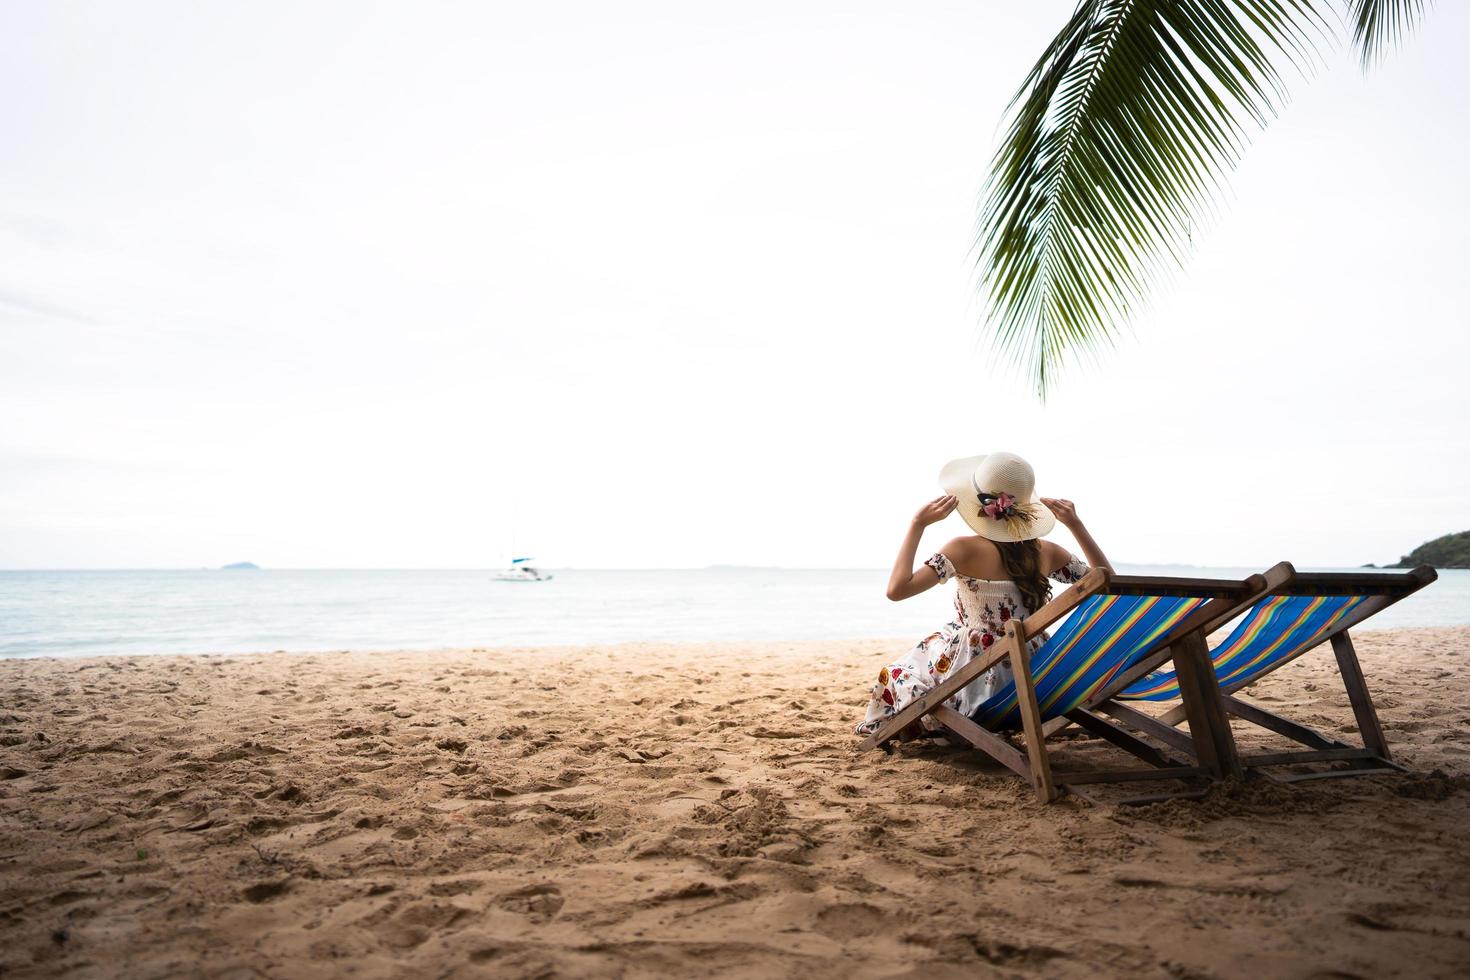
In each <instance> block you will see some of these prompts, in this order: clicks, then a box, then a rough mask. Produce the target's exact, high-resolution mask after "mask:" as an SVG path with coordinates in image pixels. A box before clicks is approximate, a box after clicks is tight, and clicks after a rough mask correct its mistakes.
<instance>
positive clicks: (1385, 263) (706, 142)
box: [0, 0, 1470, 568]
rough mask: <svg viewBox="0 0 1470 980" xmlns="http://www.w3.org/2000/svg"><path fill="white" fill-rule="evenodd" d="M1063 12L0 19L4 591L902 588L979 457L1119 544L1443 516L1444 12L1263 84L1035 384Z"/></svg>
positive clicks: (1463, 93) (1283, 545)
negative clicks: (1359, 57) (1070, 352)
mask: <svg viewBox="0 0 1470 980" xmlns="http://www.w3.org/2000/svg"><path fill="white" fill-rule="evenodd" d="M1071 9H1072V4H1071V3H1070V2H1069V0H1049V2H1036V3H1027V4H1017V3H1013V2H1006V0H991V2H981V0H966V2H946V3H939V2H931V3H914V4H891V3H864V2H842V3H817V2H795V3H793V2H780V3H765V2H752V3H744V4H738V5H737V4H687V3H677V2H668V3H648V2H641V0H631V2H628V3H622V4H617V5H609V4H598V3H574V2H548V3H538V4H522V3H517V4H511V3H468V2H466V3H449V2H442V3H431V4H422V3H408V2H406V0H405V2H401V3H362V2H352V3H333V2H325V0H317V2H313V3H309V4H300V3H253V4H248V5H241V4H226V3H198V2H187V3H184V2H180V3H160V2H134V3H128V4H114V3H82V2H78V3H67V4H40V3H32V4H21V3H11V4H5V5H3V6H0V93H3V95H0V568H106V567H121V568H172V567H180V568H188V567H201V566H216V565H220V564H224V563H226V562H233V561H240V560H250V561H254V562H256V563H258V564H261V565H265V566H273V567H307V568H347V567H372V568H394V567H403V568H417V567H436V568H449V567H492V566H496V565H500V564H503V563H504V562H505V561H506V560H507V559H508V558H509V557H510V555H511V552H512V549H514V550H515V551H517V552H519V553H522V554H532V555H535V556H536V557H537V558H538V559H539V560H540V562H541V563H543V564H546V565H550V566H561V567H568V566H570V567H614V568H617V567H698V566H702V565H706V564H712V563H729V564H752V565H785V566H795V567H818V568H822V567H884V566H887V565H888V564H889V563H890V562H891V561H892V560H893V554H894V550H895V548H896V547H897V545H898V543H899V540H900V539H901V537H902V535H903V532H904V529H905V527H906V525H907V522H908V520H909V518H910V516H911V515H912V513H913V512H914V511H915V510H916V509H917V508H918V507H919V506H920V505H921V504H922V503H923V502H925V501H926V500H927V499H929V498H931V497H933V496H935V495H937V494H938V493H939V490H938V487H937V484H936V482H935V478H936V475H937V473H938V471H939V468H940V466H941V465H942V464H943V463H944V462H945V461H946V460H948V459H951V458H954V457H958V456H968V455H972V454H977V453H985V452H992V451H1001V450H1004V451H1009V452H1015V453H1019V454H1021V455H1023V456H1025V457H1026V458H1027V459H1028V460H1030V461H1031V462H1032V464H1033V465H1034V466H1035V468H1036V472H1037V476H1038V484H1039V489H1040V491H1041V492H1042V493H1044V494H1046V495H1049V496H1061V497H1068V498H1071V499H1073V500H1075V501H1076V502H1077V506H1078V510H1079V513H1080V514H1081V516H1082V517H1083V519H1084V520H1085V521H1086V523H1087V525H1088V527H1089V528H1090V529H1091V531H1092V533H1093V534H1094V536H1095V537H1096V538H1097V539H1098V540H1099V542H1100V543H1101V544H1102V546H1103V547H1104V549H1105V550H1106V551H1107V553H1108V554H1109V556H1110V557H1111V558H1112V559H1113V560H1114V561H1121V562H1129V561H1131V562H1148V563H1154V562H1160V563H1162V562H1169V563H1184V564H1203V565H1235V566H1262V567H1264V566H1266V565H1269V564H1271V563H1273V562H1275V561H1278V560H1281V559H1288V560H1292V561H1295V562H1296V563H1297V564H1299V565H1304V566H1306V565H1358V564H1361V563H1364V562H1387V561H1393V560H1394V559H1396V558H1398V557H1399V556H1400V555H1402V554H1405V553H1407V552H1408V551H1409V550H1410V549H1411V548H1413V547H1414V546H1415V545H1417V544H1419V543H1420V542H1422V541H1424V540H1426V539H1429V538H1432V537H1436V536H1438V535H1441V534H1445V533H1449V532H1452V531H1460V530H1464V529H1465V528H1466V527H1470V506H1467V502H1470V493H1467V488H1470V452H1467V438H1466V429H1467V423H1470V395H1467V385H1466V376H1465V371H1466V364H1467V361H1470V358H1467V355H1470V341H1467V339H1466V335H1467V331H1466V330H1465V319H1466V313H1465V312H1464V295H1463V289H1464V287H1463V283H1464V281H1465V275H1464V270H1463V263H1464V261H1465V256H1466V254H1467V244H1470V243H1467V236H1470V233H1467V218H1470V186H1467V184H1466V182H1465V181H1464V180H1463V172H1462V171H1463V161H1464V160H1465V159H1466V158H1467V156H1470V153H1467V150H1470V112H1467V111H1466V108H1467V106H1466V102H1467V90H1470V85H1467V69H1466V68H1465V67H1464V59H1463V51H1464V38H1466V37H1467V36H1470V8H1467V7H1466V6H1465V5H1461V4H1438V5H1434V6H1433V7H1432V8H1431V9H1430V11H1429V13H1428V15H1427V18H1428V19H1427V21H1426V24H1425V27H1424V29H1423V30H1421V31H1419V32H1418V33H1417V34H1416V35H1414V36H1413V37H1412V38H1410V39H1409V40H1408V41H1407V42H1406V43H1404V44H1403V45H1401V46H1400V48H1399V49H1398V50H1397V51H1395V52H1394V53H1392V54H1390V55H1389V57H1388V58H1387V60H1386V62H1385V63H1384V64H1383V65H1381V66H1380V67H1378V68H1376V69H1374V70H1373V71H1371V72H1368V73H1364V72H1363V71H1362V70H1360V68H1359V67H1358V65H1357V63H1356V59H1355V57H1354V55H1353V54H1352V52H1350V51H1348V50H1345V49H1330V48H1329V49H1328V50H1327V51H1326V52H1325V56H1324V58H1323V60H1322V65H1321V67H1320V69H1319V70H1318V71H1317V72H1316V73H1315V75H1314V77H1312V78H1310V79H1296V80H1294V82H1293V84H1292V95H1293V98H1292V101H1291V103H1290V104H1289V105H1287V106H1286V107H1285V108H1284V109H1283V111H1282V112H1281V115H1280V117H1279V118H1278V119H1276V120H1275V121H1274V122H1273V123H1272V125H1271V126H1270V127H1269V128H1268V129H1266V130H1265V131H1263V132H1261V133H1259V134H1258V135H1256V136H1255V137H1254V138H1253V142H1252V146H1251V148H1250V150H1249V152H1248V153H1247V155H1246V157H1245V160H1244V162H1243V163H1242V165H1241V167H1240V168H1239V169H1238V170H1237V171H1236V173H1235V175H1234V176H1233V178H1232V179H1231V181H1230V190H1229V192H1228V194H1227V195H1226V196H1225V197H1223V198H1222V199H1221V201H1220V204H1219V206H1218V208H1216V211H1215V214H1214V216H1213V217H1212V219H1211V220H1209V221H1207V222H1205V223H1204V224H1202V226H1201V227H1200V229H1199V232H1198V234H1197V235H1196V238H1195V251H1194V254H1193V256H1192V257H1191V260H1190V262H1189V264H1188V265H1187V267H1186V268H1184V269H1183V270H1181V271H1180V272H1178V273H1176V274H1174V275H1172V276H1171V277H1170V278H1169V279H1168V280H1167V281H1166V282H1165V283H1164V284H1163V285H1162V287H1161V288H1160V289H1159V290H1158V292H1157V293H1156V294H1155V296H1154V299H1153V301H1152V303H1151V304H1150V305H1149V307H1148V308H1147V310H1145V311H1144V313H1143V314H1142V315H1141V316H1140V317H1139V318H1138V319H1137V320H1135V321H1134V323H1133V324H1132V325H1131V326H1130V327H1129V329H1128V330H1127V331H1126V332H1125V333H1124V334H1123V335H1122V336H1121V337H1120V339H1119V342H1118V344H1117V346H1116V348H1114V349H1111V350H1108V351H1106V352H1104V353H1103V354H1102V355H1101V356H1100V357H1099V358H1097V359H1096V360H1095V361H1092V362H1078V363H1077V364H1075V365H1073V366H1071V367H1070V368H1069V369H1068V371H1067V372H1066V373H1065V374H1064V375H1063V377H1062V378H1061V380H1060V382H1059V384H1058V385H1057V389H1056V391H1055V393H1054V395H1053V396H1052V397H1050V398H1049V399H1048V401H1047V402H1046V404H1045V405H1041V404H1039V403H1038V402H1037V401H1036V399H1035V398H1034V397H1033V395H1032V393H1031V391H1030V388H1029V386H1028V385H1027V383H1026V382H1025V379H1024V378H1021V377H1019V376H1018V375H1017V374H1016V373H1015V372H1014V371H1013V370H1011V369H1010V368H1009V367H1007V366H1006V365H1005V364H1004V363H999V362H997V361H996V359H995V358H994V357H993V356H992V355H991V353H990V351H989V348H988V346H987V341H986V336H985V334H984V330H983V325H982V319H983V302H982V301H981V299H980V298H979V297H978V296H977V293H976V288H975V275H974V268H973V253H972V250H971V245H972V237H973V229H974V220H975V210H976V204H977V201H978V194H979V191H980V188H981V186H982V184H983V181H984V177H985V173H986V167H987V163H988V161H989V158H990V155H991V154H992V153H993V151H994V149H995V147H996V145H997V142H998V140H999V137H1000V123H1001V120H1002V114H1003V110H1004V108H1005V105H1006V103H1007V101H1008V100H1009V98H1010V96H1011V94H1012V93H1013V92H1014V90H1015V88H1016V86H1017V85H1018V84H1019V82H1020V80H1021V79H1022V78H1023V77H1024V74H1025V72H1026V70H1027V69H1028V68H1029V67H1030V65H1031V63H1032V62H1033V61H1034V59H1035V58H1036V57H1037V55H1039V53H1040V52H1041V51H1042V49H1043V48H1044V46H1045V44H1046V43H1047V41H1048V40H1049V39H1050V37H1051V36H1052V35H1053V34H1054V33H1055V32H1056V31H1057V30H1058V29H1059V28H1060V27H1061V25H1062V23H1063V21H1064V20H1065V18H1066V17H1067V15H1068V14H1069V13H1070V12H1071ZM964 531H965V528H964V527H963V525H961V524H960V523H959V521H958V518H955V517H951V518H950V519H948V520H947V521H945V522H944V523H942V524H941V525H939V526H937V527H935V528H931V529H930V530H929V532H928V535H927V536H926V538H925V542H924V546H923V547H924V548H932V547H937V546H938V545H939V544H941V543H943V541H945V540H947V539H948V538H949V537H953V536H955V535H957V534H961V533H964ZM1057 537H1058V540H1061V541H1062V542H1063V543H1070V541H1069V538H1068V537H1067V535H1066V533H1065V531H1061V530H1059V531H1058V532H1057Z"/></svg>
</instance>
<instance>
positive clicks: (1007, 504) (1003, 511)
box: [984, 493, 1016, 521]
mask: <svg viewBox="0 0 1470 980" xmlns="http://www.w3.org/2000/svg"><path fill="white" fill-rule="evenodd" d="M1015 503H1016V498H1015V497H1012V496H1011V495H1010V494H1008V493H1001V494H999V495H997V496H996V498H995V499H994V500H992V501H991V502H990V503H988V504H986V505H985V507H984V511H985V516H986V517H988V518H990V519H991V520H993V521H1003V520H1005V519H1006V518H1007V517H1009V516H1010V509H1011V507H1013V506H1014V505H1015Z"/></svg>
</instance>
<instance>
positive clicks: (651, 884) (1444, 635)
mask: <svg viewBox="0 0 1470 980" xmlns="http://www.w3.org/2000/svg"><path fill="white" fill-rule="evenodd" d="M906 645H907V644H906V643H905V642H904V641H894V642H879V641H861V642H823V643H768V644H719V645H680V646H673V645H654V644H641V645H630V646H618V647H607V648H597V647H589V648H578V649H567V648H562V649H544V650H474V651H470V650H459V651H443V652H429V653H419V652H403V653H372V654H367V653H340V654H283V653H274V654H263V655H249V656H230V657H172V656H170V657H163V656H160V657H118V658H95V659H78V660H20V661H8V662H0V692H3V695H0V976H5V977H11V976H14V977H29V976H58V975H67V976H79V977H94V976H95V977H111V976H130V977H162V976H221V977H313V976H332V975H351V976H357V977H401V976H425V977H460V976H477V975H494V976H538V977H539V976H548V977H549V976H630V977H636V976H646V975H655V974H668V975H678V976H692V975H700V976H710V977H715V976H751V977H786V976H793V977H802V978H817V977H842V978H844V980H852V978H859V977H878V976H908V975H913V976H924V977H927V978H935V977H939V978H943V977H967V978H970V977H986V976H1014V975H1024V974H1037V975H1046V976H1056V977H1089V976H1095V975H1105V976H1137V977H1174V978H1203V977H1252V978H1262V977H1276V976H1295V977H1307V976H1338V977H1346V976H1361V977H1381V976H1413V977H1423V976H1449V975H1460V976H1465V975H1467V974H1470V778H1467V776H1470V670H1467V666H1470V630H1467V629H1425V630H1404V631H1397V632H1391V633H1388V632H1385V633H1364V634H1362V635H1361V636H1359V637H1358V638H1357V645H1358V651H1359V656H1360V658H1361V659H1362V661H1363V664H1364V670H1365V673H1366V675H1367V678H1368V683H1369V685H1370V687H1371V688H1372V690H1373V691H1374V693H1375V696H1376V697H1377V702H1378V707H1379V713H1380V717H1381V718H1382V721H1383V724H1384V728H1385V731H1386V732H1387V735H1388V738H1389V741H1390V745H1391V746H1392V748H1393V750H1394V751H1395V752H1396V757H1397V758H1398V759H1399V761H1401V762H1402V763H1404V764H1405V765H1407V766H1409V767H1410V768H1411V769H1412V770H1414V772H1413V774H1411V775H1403V776H1393V777H1370V778H1357V779H1339V780H1319V781H1313V782H1304V783H1298V784H1295V785H1291V786H1283V785H1278V784H1274V783H1270V782H1265V781H1250V782H1246V783H1237V784H1227V785H1225V786H1223V787H1221V788H1219V789H1217V790H1214V791H1212V793H1211V795H1210V796H1209V797H1207V798H1206V799H1204V800H1201V801H1193V802H1183V801H1173V802H1170V803H1166V804H1160V805H1155V806H1150V807H1140V808H1127V807H1115V806H1092V805H1088V804H1086V803H1083V802H1080V801H1077V800H1075V799H1071V800H1063V801H1062V802H1059V803H1057V804H1053V805H1051V806H1046V807H1043V806H1041V805H1040V804H1038V803H1036V802H1035V800H1034V798H1033V797H1032V796H1031V794H1030V791H1029V789H1028V788H1027V787H1026V786H1024V785H1023V784H1022V783H1021V782H1020V780H1018V779H1016V778H1014V777H1012V776H1010V775H1009V774H1006V773H1005V772H1004V771H1003V770H999V769H997V768H996V767H995V766H993V765H987V764H984V763H982V762H980V761H979V759H978V758H977V757H976V756H975V754H974V753H971V752H968V751H964V750H960V749H956V748H951V747H945V746H943V745H938V744H934V743H932V742H930V743H918V744H911V745H907V746H904V747H902V748H901V749H900V751H899V752H897V753H896V754H895V755H893V756H885V755H883V754H882V753H877V752H872V753H866V754H862V755H859V754H857V753H856V752H855V751H854V746H855V742H856V740H855V738H854V737H853V736H852V735H851V734H850V733H851V726H852V725H853V723H854V722H855V721H856V720H857V718H858V716H859V714H860V712H861V707H862V704H863V703H864V702H865V700H866V698H867V692H868V687H869V684H870V683H871V680H872V677H873V675H874V674H875V673H876V671H877V670H878V668H879V666H880V665H881V664H882V663H883V662H884V660H885V656H886V655H889V654H894V653H898V652H902V650H903V649H904V648H905V647H906ZM1249 694H1250V696H1252V697H1254V698H1256V699H1258V700H1260V701H1261V702H1263V703H1265V704H1267V705H1268V706H1270V707H1272V708H1273V709H1275V710H1277V711H1279V712H1281V713H1283V714H1287V715H1290V716H1292V717H1295V718H1298V719H1300V720H1302V721H1305V722H1307V723H1309V724H1312V725H1314V726H1317V727H1320V728H1323V729H1325V730H1327V731H1329V732H1337V731H1344V730H1348V728H1347V726H1348V725H1349V723H1350V721H1351V712H1350V710H1349V708H1348V706H1347V701H1346V698H1345V696H1344V695H1343V692H1342V687H1341V684H1340V682H1339V681H1338V679H1337V674H1336V670H1335V667H1334V665H1333V659H1332V657H1331V655H1330V653H1327V652H1325V651H1319V652H1317V653H1314V654H1312V655H1309V656H1308V657H1306V658H1304V659H1303V660H1301V661H1298V662H1297V663H1294V664H1292V665H1290V666H1288V667H1287V668H1285V669H1284V670H1282V671H1280V672H1279V673H1278V674H1277V675H1275V676H1273V677H1270V678H1269V679H1267V680H1266V681H1264V682H1262V683H1261V684H1260V685H1258V687H1257V688H1256V689H1254V690H1253V691H1251V692H1249ZM1058 744H1059V756H1058V758H1059V762H1060V763H1061V764H1065V765H1073V766H1083V765H1090V764H1096V763H1098V762H1120V761H1125V760H1123V759H1122V758H1121V757H1118V756H1116V755H1115V753H1114V750H1111V749H1109V748H1107V747H1105V746H1099V745H1097V744H1096V743H1093V742H1091V741H1084V740H1081V739H1072V740H1069V741H1063V742H1060V743H1058ZM1436 770H1438V773H1436ZM1161 785H1167V784H1161ZM1134 791H1136V790H1134ZM1101 792H1106V791H1105V790H1104V791H1101Z"/></svg>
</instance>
